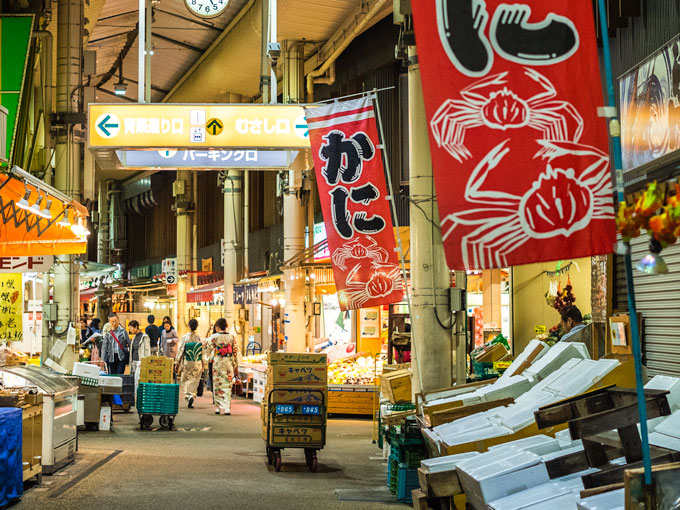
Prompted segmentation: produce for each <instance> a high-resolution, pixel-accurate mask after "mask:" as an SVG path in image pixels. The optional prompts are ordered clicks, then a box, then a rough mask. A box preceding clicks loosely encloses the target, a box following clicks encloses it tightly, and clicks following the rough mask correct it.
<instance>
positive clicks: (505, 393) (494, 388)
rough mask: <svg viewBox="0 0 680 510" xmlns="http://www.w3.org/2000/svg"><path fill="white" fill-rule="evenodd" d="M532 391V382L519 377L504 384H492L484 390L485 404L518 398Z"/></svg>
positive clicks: (509, 379) (512, 378)
mask: <svg viewBox="0 0 680 510" xmlns="http://www.w3.org/2000/svg"><path fill="white" fill-rule="evenodd" d="M530 389H531V381H530V380H529V379H527V378H526V377H522V376H521V375H517V376H515V377H510V378H508V379H506V380H504V381H503V382H502V383H500V384H499V383H496V384H492V385H491V386H487V387H486V388H484V390H480V391H483V393H482V395H483V400H484V401H485V402H491V401H492V400H500V399H502V398H517V397H519V396H520V395H522V394H524V393H526V392H527V391H529V390H530Z"/></svg>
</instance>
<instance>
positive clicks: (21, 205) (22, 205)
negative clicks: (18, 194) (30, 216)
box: [17, 184, 31, 211]
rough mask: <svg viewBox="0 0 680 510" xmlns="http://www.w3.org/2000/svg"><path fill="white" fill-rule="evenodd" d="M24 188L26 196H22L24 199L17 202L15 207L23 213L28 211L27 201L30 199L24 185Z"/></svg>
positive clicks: (29, 206) (29, 194)
mask: <svg viewBox="0 0 680 510" xmlns="http://www.w3.org/2000/svg"><path fill="white" fill-rule="evenodd" d="M24 188H25V189H26V194H25V195H24V198H22V199H21V200H19V201H18V202H17V207H18V208H19V209H23V210H24V211H27V210H28V209H30V208H31V204H29V203H28V199H29V198H31V192H30V191H29V189H28V188H26V185H25V184H24Z"/></svg>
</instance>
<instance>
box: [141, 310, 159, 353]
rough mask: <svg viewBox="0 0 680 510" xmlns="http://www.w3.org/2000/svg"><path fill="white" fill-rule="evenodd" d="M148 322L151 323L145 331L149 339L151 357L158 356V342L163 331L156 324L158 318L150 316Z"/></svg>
mask: <svg viewBox="0 0 680 510" xmlns="http://www.w3.org/2000/svg"><path fill="white" fill-rule="evenodd" d="M146 321H147V322H148V323H149V324H148V325H147V326H146V328H145V329H144V332H145V333H146V335H147V336H148V337H149V347H150V348H151V356H158V340H159V339H160V337H161V330H160V328H159V327H158V326H156V324H154V323H155V322H156V317H154V316H153V315H149V316H148V317H147V318H146Z"/></svg>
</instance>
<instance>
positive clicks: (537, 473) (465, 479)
mask: <svg viewBox="0 0 680 510" xmlns="http://www.w3.org/2000/svg"><path fill="white" fill-rule="evenodd" d="M456 471H457V472H458V478H459V480H460V482H461V485H462V486H463V489H464V491H465V494H466V495H467V494H468V493H473V494H476V495H477V496H480V497H481V499H482V500H483V501H484V502H485V503H488V502H490V501H494V500H496V499H500V498H503V497H506V496H509V495H511V494H515V493H517V492H522V491H525V490H527V489H530V488H531V487H536V486H537V485H542V484H546V483H548V482H550V477H549V476H548V470H547V469H546V467H545V464H543V463H539V464H535V465H533V466H529V467H525V468H523V469H518V470H517V471H512V472H509V473H505V474H501V475H498V476H494V477H487V478H484V479H481V480H475V479H473V478H471V477H470V476H469V475H468V474H467V473H465V474H464V473H463V471H462V470H461V467H460V464H459V465H458V469H457V470H456Z"/></svg>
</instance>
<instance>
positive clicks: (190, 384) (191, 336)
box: [175, 319, 206, 408]
mask: <svg viewBox="0 0 680 510" xmlns="http://www.w3.org/2000/svg"><path fill="white" fill-rule="evenodd" d="M189 329H190V330H191V332H189V333H187V334H186V335H184V336H183V337H182V339H181V340H180V341H179V347H178V349H177V356H176V357H175V366H176V367H177V370H178V372H179V373H181V379H180V388H181V389H182V390H183V391H184V400H186V401H187V407H189V408H192V407H194V400H195V399H196V391H197V389H198V384H199V382H200V381H201V378H202V377H203V370H204V368H205V365H206V363H205V348H204V345H203V340H201V337H200V336H198V334H197V333H196V329H198V321H197V320H196V319H191V320H190V321H189Z"/></svg>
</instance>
